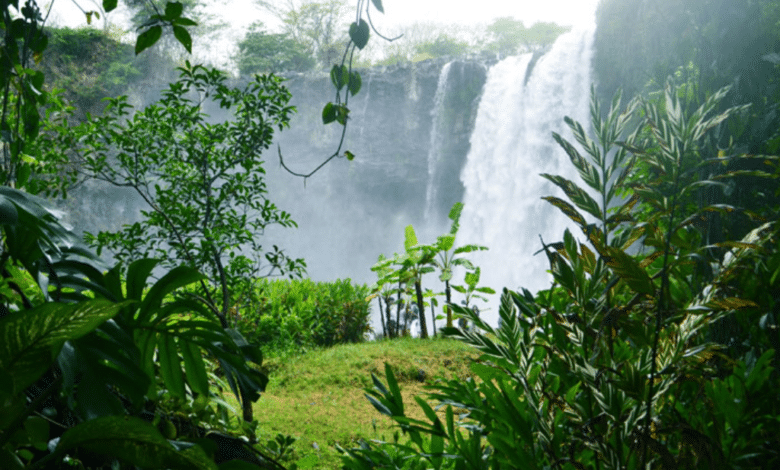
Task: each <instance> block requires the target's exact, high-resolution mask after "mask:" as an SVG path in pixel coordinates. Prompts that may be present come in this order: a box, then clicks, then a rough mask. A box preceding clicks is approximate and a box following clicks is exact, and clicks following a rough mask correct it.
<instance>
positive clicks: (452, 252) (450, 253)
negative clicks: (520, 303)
mask: <svg viewBox="0 0 780 470" xmlns="http://www.w3.org/2000/svg"><path fill="white" fill-rule="evenodd" d="M462 211H463V203H460V202H456V203H455V204H454V205H453V206H452V209H450V213H449V215H448V217H449V219H450V220H451V221H452V225H450V231H449V233H448V234H446V235H441V236H439V237H437V238H436V243H435V244H434V245H432V246H431V248H432V250H433V251H434V252H435V253H436V257H435V258H434V259H433V265H434V266H436V267H437V268H438V269H439V280H440V281H441V282H443V283H444V298H445V300H446V302H447V304H446V305H445V306H444V308H445V309H446V311H447V327H448V328H452V312H451V311H450V309H449V307H447V305H449V304H450V303H452V291H451V290H450V280H452V276H453V274H454V270H455V267H456V266H462V267H463V268H465V269H467V270H469V271H474V274H475V275H476V279H474V274H472V275H471V276H470V275H469V274H468V273H467V274H466V278H465V281H466V285H467V286H468V287H467V288H462V287H456V286H452V288H454V289H456V290H457V291H458V292H460V293H462V294H466V293H467V292H466V291H467V290H468V289H469V288H470V292H471V293H473V292H474V291H475V290H477V289H482V290H479V291H478V292H481V293H483V294H494V293H495V292H494V291H493V290H492V289H490V288H489V287H480V288H477V286H476V284H477V282H479V268H475V267H474V265H473V264H472V263H471V261H469V260H468V259H466V258H464V257H462V256H458V255H461V254H464V253H471V252H474V251H482V250H487V249H488V248H487V247H486V246H482V245H474V244H470V245H463V246H460V247H457V248H454V247H455V237H456V236H457V234H458V229H459V228H460V213H461V212H462ZM472 280H474V282H473V283H470V282H469V281H472ZM472 284H473V285H472ZM468 303H469V298H468V296H467V298H466V304H467V305H468Z"/></svg>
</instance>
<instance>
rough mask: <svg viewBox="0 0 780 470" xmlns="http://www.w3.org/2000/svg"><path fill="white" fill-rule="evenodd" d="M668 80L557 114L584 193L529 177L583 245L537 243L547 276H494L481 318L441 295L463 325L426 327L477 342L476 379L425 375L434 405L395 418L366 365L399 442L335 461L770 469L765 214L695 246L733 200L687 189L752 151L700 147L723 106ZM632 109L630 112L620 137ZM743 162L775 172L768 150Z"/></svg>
mask: <svg viewBox="0 0 780 470" xmlns="http://www.w3.org/2000/svg"><path fill="white" fill-rule="evenodd" d="M678 91H679V90H678V89H677V88H675V87H673V86H672V85H671V84H670V85H668V86H667V88H666V90H665V92H664V100H663V102H662V104H661V105H660V106H659V103H657V102H653V101H648V100H645V101H644V102H637V101H634V102H632V103H631V104H630V105H629V106H628V108H627V109H626V111H625V112H621V111H620V109H619V108H620V100H619V98H615V100H613V103H612V106H611V109H610V110H609V112H608V113H606V117H604V118H602V113H601V110H600V109H599V106H598V103H597V102H596V101H595V99H594V100H593V104H592V108H591V115H592V116H593V123H592V124H593V135H594V136H595V139H596V140H595V141H594V140H592V139H591V138H590V137H589V136H588V134H586V132H585V130H584V128H583V127H582V126H581V125H580V124H579V123H576V122H574V121H572V120H570V119H568V118H567V123H568V124H569V126H570V128H571V130H572V132H573V134H574V136H575V138H576V140H577V142H578V143H579V144H580V145H581V147H582V148H583V149H584V150H585V153H584V155H583V154H580V151H579V150H578V149H577V148H576V147H575V146H574V145H572V144H571V143H569V142H568V141H566V140H564V139H563V138H562V137H561V136H560V135H558V134H554V138H555V140H556V141H557V142H558V143H559V144H560V145H561V146H562V147H563V148H564V149H565V151H566V153H567V154H568V155H569V157H570V159H571V162H572V163H573V164H574V165H575V166H576V167H577V169H578V171H579V174H580V176H581V177H582V180H583V182H584V183H585V184H586V185H587V186H588V187H589V191H586V190H584V189H582V187H580V186H578V185H577V184H575V183H574V182H572V181H570V180H567V179H565V178H563V177H560V176H553V175H543V176H544V177H545V178H547V179H549V180H550V181H552V182H553V183H554V184H556V185H557V186H558V187H559V188H561V189H562V190H563V191H564V193H565V194H566V198H567V199H568V200H564V199H561V198H556V197H546V198H545V199H546V200H547V201H549V202H550V203H552V204H553V205H555V206H556V207H558V208H559V209H561V210H563V212H564V213H566V215H567V216H569V217H570V218H571V219H572V221H573V222H575V223H576V224H577V225H578V226H579V227H580V228H581V229H582V232H583V234H584V236H585V239H586V240H587V241H578V240H576V239H575V238H574V236H573V235H572V234H571V233H570V232H569V231H568V230H567V231H566V232H565V233H564V236H563V241H562V242H559V243H554V244H550V245H544V246H543V249H544V251H545V253H546V254H547V257H548V260H549V262H550V272H551V273H552V275H553V278H554V280H555V285H554V287H553V288H551V289H550V290H548V291H542V292H539V293H538V294H537V295H536V296H534V295H532V294H531V293H530V292H528V291H526V290H523V291H522V292H513V291H509V290H506V289H505V290H504V292H503V295H502V298H501V306H500V310H499V316H500V321H499V327H498V328H493V327H491V326H490V325H488V324H486V323H484V322H483V321H482V320H481V319H480V318H479V317H478V316H477V315H475V314H474V313H473V312H471V311H470V310H469V309H466V308H463V307H460V306H458V305H452V306H451V307H452V308H453V310H454V312H455V314H456V315H461V316H463V317H465V318H467V319H468V320H470V321H472V322H474V324H475V325H476V326H477V327H478V328H477V330H476V331H461V330H457V329H454V328H445V329H444V330H443V332H444V334H445V335H448V336H451V337H455V338H458V339H460V340H462V341H464V342H466V343H468V344H470V345H472V346H474V347H475V348H476V349H477V350H478V351H480V353H481V354H482V356H481V357H480V360H479V361H478V362H477V363H474V364H472V366H471V367H472V371H473V372H474V373H475V374H476V376H477V377H478V380H466V381H459V380H453V381H449V382H446V383H438V384H435V385H433V386H431V387H429V389H430V390H431V392H430V393H429V396H430V398H432V399H434V400H437V401H438V402H440V403H441V407H442V408H443V410H441V409H440V410H439V413H436V412H435V411H434V410H433V408H432V407H431V405H429V404H428V403H427V402H426V401H425V400H423V399H422V398H419V397H416V398H415V399H416V401H417V403H418V405H419V406H420V407H421V408H422V410H423V411H424V414H425V416H426V418H427V419H426V420H418V419H413V418H410V417H409V416H408V415H407V414H406V410H405V407H404V403H403V400H402V396H401V393H400V390H399V387H398V383H397V381H396V379H395V375H394V373H393V371H392V369H391V368H390V367H386V371H385V376H386V384H385V383H383V382H382V381H380V380H379V379H378V378H376V377H373V381H374V385H375V388H374V389H373V390H367V391H368V393H369V400H370V401H371V402H372V403H373V404H374V406H375V408H376V409H377V410H378V411H380V412H381V413H383V414H385V415H388V416H390V417H391V418H392V419H394V420H395V421H396V422H397V423H398V425H399V426H400V428H401V429H402V430H403V431H404V433H405V434H406V436H407V439H406V441H405V442H401V443H399V442H393V443H378V444H369V443H362V444H361V447H359V448H356V449H351V450H349V451H345V453H346V455H345V456H344V464H345V465H344V468H348V469H368V468H388V467H389V468H408V469H417V468H420V469H428V468H435V469H440V468H448V469H450V468H453V469H488V468H490V469H499V468H501V469H505V468H545V469H546V468H551V469H582V468H601V469H605V470H606V469H621V470H623V469H640V468H642V469H645V468H659V469H672V468H685V469H720V468H723V469H725V468H730V469H731V468H776V467H778V465H780V451H779V449H780V441H779V440H778V435H780V421H779V420H778V419H777V416H778V412H779V411H780V410H778V407H779V406H780V405H779V404H778V403H779V402H778V400H777V397H778V395H777V393H778V392H777V390H778V389H779V387H780V374H778V361H777V354H776V352H777V343H778V333H777V328H776V325H777V320H778V315H780V311H778V308H777V305H778V302H777V298H778V295H777V294H776V293H777V292H778V287H780V285H779V284H780V255H779V254H778V253H780V250H778V243H777V238H778V232H779V231H780V230H779V229H780V226H779V225H778V222H777V220H776V219H775V220H774V221H770V222H766V223H763V224H762V225H759V226H758V227H755V228H754V229H753V230H751V231H750V232H749V233H748V234H747V235H746V236H744V237H742V238H740V239H738V240H731V241H726V242H721V243H714V244H710V245H708V244H705V242H703V240H707V239H708V238H710V237H714V236H715V235H720V234H718V233H714V232H713V231H712V229H711V228H707V227H705V226H703V224H698V225H696V224H695V223H696V222H697V221H700V220H701V219H702V218H704V217H705V216H706V215H708V214H710V213H713V212H715V213H718V212H723V213H731V212H734V211H737V210H738V209H737V208H735V207H732V206H728V205H726V204H723V203H722V202H720V201H719V200H718V198H717V197H716V195H715V194H713V193H704V194H701V193H699V196H700V197H698V198H696V200H691V199H694V198H692V197H691V195H694V194H697V190H698V189H699V188H702V187H711V186H715V187H719V186H721V185H723V181H724V180H728V178H731V177H733V176H736V174H734V172H723V173H720V174H718V173H716V172H714V171H704V170H705V169H707V168H709V167H711V166H713V164H717V165H721V164H723V163H724V161H728V160H744V159H753V158H754V157H753V156H750V155H736V156H730V157H723V156H719V155H718V153H719V152H718V151H717V150H715V152H716V153H714V155H712V154H711V153H710V151H708V148H707V147H706V145H705V144H704V142H705V140H706V137H708V136H711V134H712V133H715V132H716V131H717V130H718V126H719V125H720V124H721V123H722V122H723V121H725V120H726V119H727V118H728V117H729V115H730V114H732V113H734V112H736V111H737V108H730V109H727V110H725V111H723V112H720V113H718V112H716V110H717V109H718V104H719V101H720V100H721V99H722V98H723V97H724V95H725V94H726V90H720V91H718V92H717V93H714V94H713V95H712V96H711V97H709V98H708V99H707V100H706V101H705V102H704V104H703V105H702V106H700V107H699V108H698V109H696V110H690V111H689V110H686V109H683V108H682V107H681V105H680V101H679V99H678ZM594 95H595V93H594ZM640 105H642V108H643V109H642V111H643V116H644V119H642V120H640V121H638V122H639V125H638V127H637V128H636V131H635V132H632V133H629V134H628V135H627V136H626V137H623V136H624V135H625V134H626V130H627V129H628V126H629V124H630V123H632V122H635V121H634V118H636V117H637V116H636V115H635V114H634V113H635V112H636V110H637V108H638V107H639V106H640ZM691 111H692V112H691ZM643 138H644V139H643ZM618 139H624V140H622V141H620V142H619V143H618ZM643 140H644V141H643ZM629 150H630V152H629ZM724 153H725V152H724ZM726 154H728V153H726ZM760 158H761V159H764V160H766V161H768V162H772V164H773V165H774V167H775V168H777V158H776V157H767V156H761V157H760ZM646 167H650V171H647V168H646ZM637 171H638V173H637ZM632 172H633V173H632ZM706 175H709V176H706ZM766 176H773V177H775V178H776V177H777V174H776V173H775V174H774V175H769V174H767V175H766ZM591 193H598V196H599V197H598V198H593V197H592V196H591V195H590V194H591ZM619 194H623V195H624V196H625V197H624V198H621V197H619V196H618V195H619ZM642 206H645V207H644V208H643V209H642V210H636V209H635V208H636V207H642ZM586 213H587V214H589V216H590V217H591V218H592V219H595V220H596V221H597V222H596V223H589V222H587V221H586V219H585V217H584V216H583V214H586ZM775 217H776V215H775ZM640 239H641V240H642V242H641V245H642V246H641V247H640V248H639V253H636V254H633V255H632V254H629V252H628V250H629V248H631V247H632V245H633V244H634V243H635V242H637V241H638V240H640ZM633 250H634V251H635V250H636V247H634V249H633ZM456 413H457V414H456Z"/></svg>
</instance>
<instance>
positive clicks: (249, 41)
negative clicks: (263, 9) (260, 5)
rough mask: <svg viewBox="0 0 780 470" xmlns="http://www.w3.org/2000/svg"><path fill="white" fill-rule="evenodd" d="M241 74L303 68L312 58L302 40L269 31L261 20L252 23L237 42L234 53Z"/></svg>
mask: <svg viewBox="0 0 780 470" xmlns="http://www.w3.org/2000/svg"><path fill="white" fill-rule="evenodd" d="M236 62H237V63H238V71H239V72H240V73H241V75H251V74H254V73H279V72H286V71H290V72H305V71H307V70H310V69H312V68H313V67H314V65H315V60H314V58H313V57H312V55H311V51H309V50H308V49H307V48H306V46H305V45H304V44H301V43H300V42H297V41H296V40H295V39H293V38H292V37H290V36H289V34H284V33H282V34H272V33H268V32H266V31H265V30H264V26H263V24H262V23H253V24H252V26H251V27H250V28H249V31H247V33H246V35H245V36H244V39H242V40H241V41H240V42H239V43H238V55H237V56H236Z"/></svg>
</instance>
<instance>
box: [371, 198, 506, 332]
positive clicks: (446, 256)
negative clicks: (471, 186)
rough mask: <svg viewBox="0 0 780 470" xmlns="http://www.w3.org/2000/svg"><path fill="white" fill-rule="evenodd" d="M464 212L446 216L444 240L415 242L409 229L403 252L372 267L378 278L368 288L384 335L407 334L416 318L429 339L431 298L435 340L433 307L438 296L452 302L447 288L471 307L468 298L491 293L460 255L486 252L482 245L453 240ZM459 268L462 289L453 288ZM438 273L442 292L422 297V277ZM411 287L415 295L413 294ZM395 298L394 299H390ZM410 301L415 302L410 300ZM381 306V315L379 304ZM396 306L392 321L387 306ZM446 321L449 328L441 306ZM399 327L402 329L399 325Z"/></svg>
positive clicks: (382, 258) (458, 205) (455, 210)
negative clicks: (459, 243) (462, 272)
mask: <svg viewBox="0 0 780 470" xmlns="http://www.w3.org/2000/svg"><path fill="white" fill-rule="evenodd" d="M462 210H463V204H462V203H460V202H458V203H455V205H453V206H452V209H451V210H450V213H449V219H450V221H451V225H450V230H449V232H448V233H446V234H444V235H440V236H438V237H437V238H436V243H433V244H430V245H425V244H421V243H419V241H418V240H417V234H416V233H415V231H414V227H412V226H411V225H408V226H407V227H406V229H405V231H404V253H401V254H398V253H395V254H394V255H393V257H392V258H386V257H385V256H384V255H380V256H379V260H378V261H377V263H376V264H375V265H374V266H372V267H371V270H372V271H374V272H376V273H377V276H378V278H379V279H377V282H376V283H375V284H374V285H373V286H372V297H377V299H378V300H377V301H378V302H379V305H380V309H379V311H380V318H381V320H382V327H383V332H382V333H383V336H384V337H388V338H395V337H398V336H402V335H405V334H408V327H409V320H411V319H416V320H419V321H420V336H421V337H422V338H427V337H428V326H427V322H426V320H425V315H424V312H425V306H426V302H425V301H424V300H423V299H424V298H426V297H427V298H428V299H429V305H430V306H431V328H432V329H433V335H434V336H435V335H436V319H437V316H436V314H435V309H434V307H435V306H436V305H437V304H438V302H437V300H436V297H438V296H440V295H444V297H445V301H446V302H447V304H449V303H450V302H451V301H452V291H451V289H450V288H452V289H455V290H456V291H458V292H460V293H462V294H465V296H466V301H465V304H466V305H469V303H470V301H471V300H472V297H474V296H475V294H476V297H478V298H481V297H480V296H479V293H483V294H493V293H495V292H494V291H493V290H492V289H491V288H489V287H478V286H477V284H478V283H479V268H477V267H475V266H474V265H473V264H472V263H471V261H469V260H468V259H467V258H465V257H463V256H459V255H464V254H467V253H471V252H474V251H480V250H487V247H485V246H481V245H474V244H469V245H463V246H459V247H455V238H456V237H457V234H458V229H459V228H460V222H459V221H460V213H461V211H462ZM457 267H461V268H463V269H464V270H465V271H466V272H465V282H466V285H465V286H461V285H451V281H452V279H453V275H454V271H455V269H456V268H457ZM436 271H438V272H439V281H441V282H443V283H444V292H433V291H430V290H428V291H427V292H426V293H423V289H422V278H423V276H424V275H425V274H429V273H433V272H436ZM412 288H414V294H412V292H411V289H412ZM394 295H395V298H393V296H394ZM412 296H413V298H414V301H410V300H409V298H411V297H412ZM383 301H384V305H385V308H384V312H383V309H382V302H383ZM392 304H395V305H396V318H395V320H393V318H392V314H391V305H392ZM410 307H413V308H415V309H416V314H412V315H410V313H413V312H410V310H411V308H410ZM444 309H445V310H446V313H447V316H446V319H447V326H448V327H451V326H452V319H453V317H452V311H451V310H450V308H449V307H448V306H446V305H445V307H444ZM402 310H405V315H404V321H403V322H401V311H402ZM402 325H403V326H402Z"/></svg>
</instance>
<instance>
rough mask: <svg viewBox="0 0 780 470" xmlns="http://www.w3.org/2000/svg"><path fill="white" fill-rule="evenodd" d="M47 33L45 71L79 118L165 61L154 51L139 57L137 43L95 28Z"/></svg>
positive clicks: (125, 91)
mask: <svg viewBox="0 0 780 470" xmlns="http://www.w3.org/2000/svg"><path fill="white" fill-rule="evenodd" d="M46 34H47V35H48V37H49V44H48V47H47V48H46V51H45V53H44V54H43V57H42V59H41V62H40V67H41V70H42V71H43V73H44V74H46V76H47V77H48V81H49V88H50V89H52V90H53V89H61V90H63V93H62V95H61V96H62V98H65V99H66V100H67V101H68V102H69V103H71V104H72V105H73V107H74V112H75V113H77V114H76V118H78V119H83V118H84V117H85V115H86V113H92V114H96V113H98V112H100V111H102V110H103V108H104V107H105V103H102V99H103V98H105V97H106V96H116V95H119V94H126V93H127V90H128V87H129V86H130V84H132V83H134V82H135V81H137V80H139V79H140V78H142V77H147V76H149V75H150V74H151V73H152V71H153V70H154V68H155V63H158V61H162V58H161V57H159V56H155V55H154V54H144V55H140V56H137V57H136V55H135V53H134V51H133V46H131V45H129V44H124V43H122V42H121V41H119V40H118V38H112V37H111V36H110V34H109V33H107V32H104V31H101V30H97V29H94V28H86V27H85V28H79V29H71V28H49V29H47V30H46ZM158 66H159V65H158Z"/></svg>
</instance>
